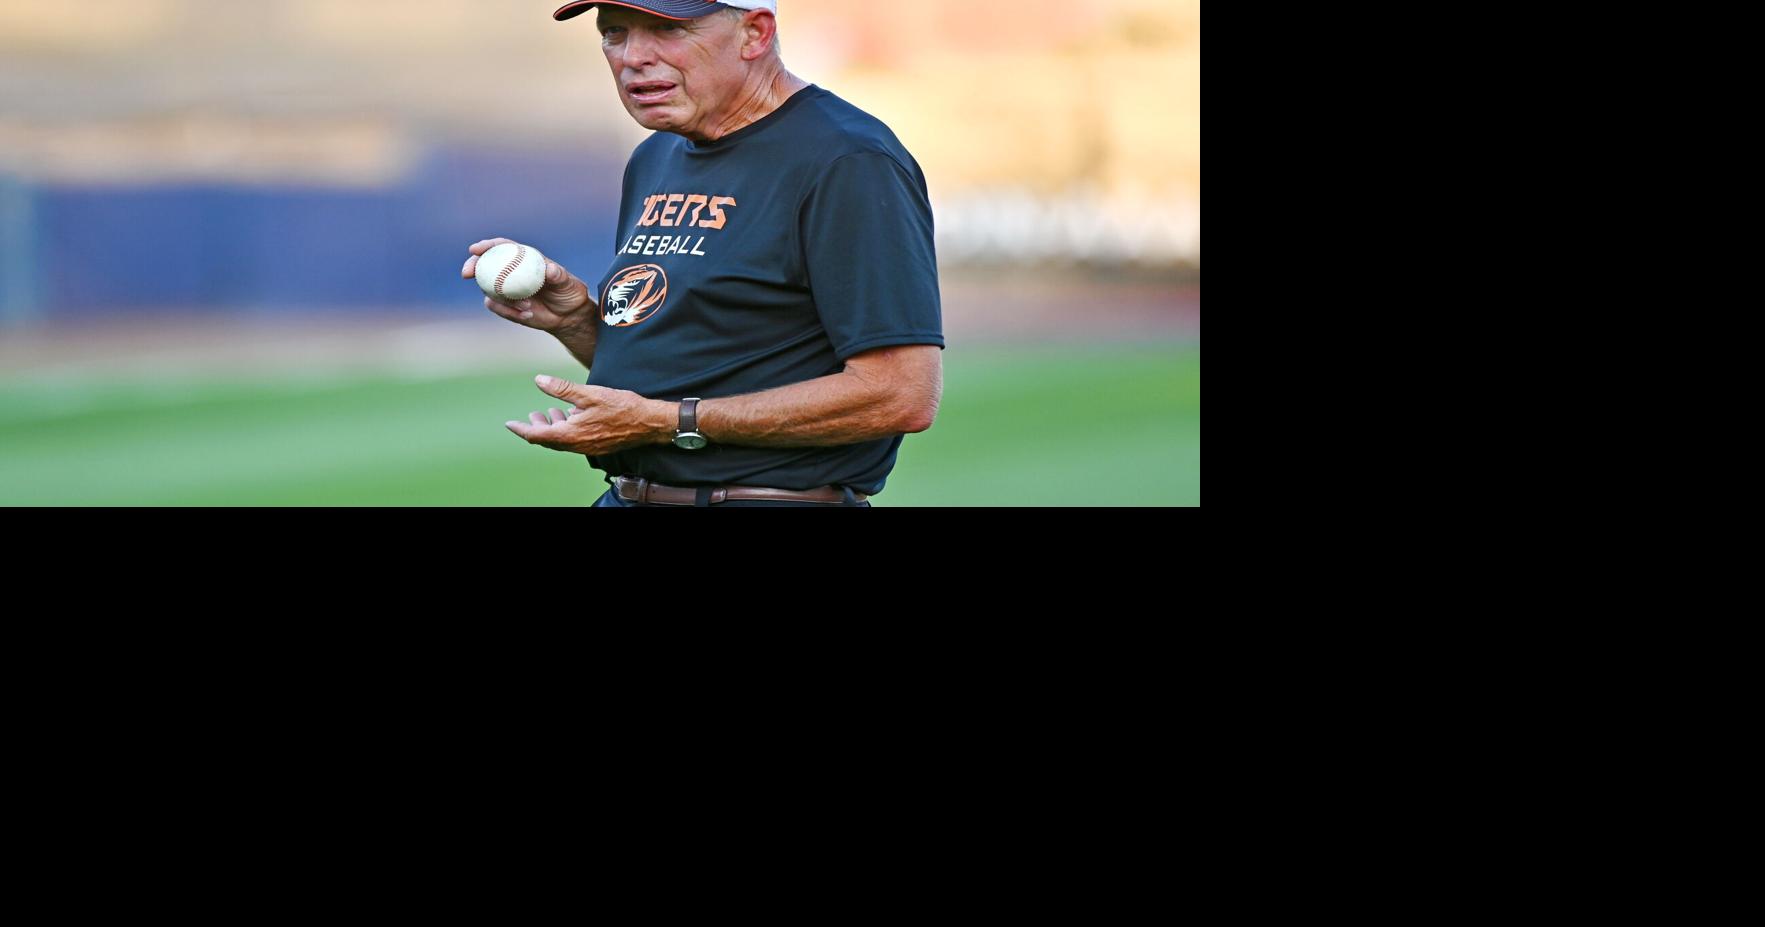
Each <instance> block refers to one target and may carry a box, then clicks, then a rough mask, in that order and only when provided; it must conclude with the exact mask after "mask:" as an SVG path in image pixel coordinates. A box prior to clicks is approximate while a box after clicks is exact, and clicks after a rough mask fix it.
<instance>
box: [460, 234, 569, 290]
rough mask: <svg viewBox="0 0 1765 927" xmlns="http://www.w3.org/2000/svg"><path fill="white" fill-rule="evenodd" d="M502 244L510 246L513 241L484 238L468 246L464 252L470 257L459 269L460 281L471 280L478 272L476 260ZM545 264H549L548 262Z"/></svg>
mask: <svg viewBox="0 0 1765 927" xmlns="http://www.w3.org/2000/svg"><path fill="white" fill-rule="evenodd" d="M504 243H510V244H512V243H513V240H512V239H508V238H486V239H484V240H483V241H475V242H473V243H472V244H470V245H468V246H467V247H466V250H467V251H470V252H471V253H472V256H471V257H469V258H466V264H465V266H464V267H461V268H460V277H461V279H464V280H470V279H472V276H473V275H474V274H476V273H477V272H478V259H479V258H480V257H483V256H484V252H486V251H489V250H490V249H492V248H494V247H496V246H497V245H500V244H504ZM547 263H550V262H549V261H548V262H547Z"/></svg>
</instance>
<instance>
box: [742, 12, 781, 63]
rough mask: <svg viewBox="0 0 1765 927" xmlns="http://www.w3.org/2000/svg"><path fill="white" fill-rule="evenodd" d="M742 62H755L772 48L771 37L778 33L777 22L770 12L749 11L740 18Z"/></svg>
mask: <svg viewBox="0 0 1765 927" xmlns="http://www.w3.org/2000/svg"><path fill="white" fill-rule="evenodd" d="M741 29H742V60H743V61H755V60H758V59H759V58H761V57H763V56H765V54H766V52H767V50H768V49H770V48H771V47H772V35H773V33H775V32H777V31H778V20H777V19H775V18H774V17H773V15H772V12H771V11H770V10H749V11H748V12H747V13H745V14H743V16H742V25H741Z"/></svg>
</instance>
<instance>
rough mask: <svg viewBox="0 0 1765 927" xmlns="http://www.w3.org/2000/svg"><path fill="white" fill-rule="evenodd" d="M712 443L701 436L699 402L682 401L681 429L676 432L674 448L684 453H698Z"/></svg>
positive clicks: (696, 400) (693, 400) (694, 400)
mask: <svg viewBox="0 0 1765 927" xmlns="http://www.w3.org/2000/svg"><path fill="white" fill-rule="evenodd" d="M709 443H711V442H709V441H707V440H705V436H704V435H702V434H699V400H698V399H697V398H696V397H695V398H693V399H682V400H681V401H680V427H679V428H677V429H676V430H675V432H674V446H675V447H678V448H680V449H681V450H684V451H696V450H698V449H699V448H701V447H704V446H705V445H707V444H709Z"/></svg>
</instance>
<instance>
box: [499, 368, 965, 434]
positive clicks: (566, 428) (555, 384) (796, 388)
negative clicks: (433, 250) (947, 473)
mask: <svg viewBox="0 0 1765 927" xmlns="http://www.w3.org/2000/svg"><path fill="white" fill-rule="evenodd" d="M942 352H943V349H942V348H939V347H938V346H937V345H928V344H912V345H899V346H894V347H886V348H876V349H874V350H870V351H865V352H863V353H862V354H854V355H853V356H852V357H851V358H849V359H848V360H847V361H846V369H844V370H842V371H840V372H839V373H836V374H830V375H828V376H825V377H820V378H818V379H814V380H808V381H806V382H803V383H792V384H791V385H789V386H781V387H778V388H777V389H769V390H766V391H764V392H759V393H749V394H746V395H742V396H726V397H719V398H713V399H704V400H701V401H700V402H699V410H698V411H699V432H700V433H701V434H703V435H704V436H705V437H706V438H709V439H710V440H711V442H712V443H714V444H732V445H752V446H758V447H810V446H817V445H838V444H859V443H862V442H865V441H874V440H877V439H879V438H887V437H893V436H894V435H899V434H908V433H912V432H919V431H925V430H926V429H928V428H930V427H931V426H932V420H933V419H935V418H937V415H938V402H939V401H940V400H941V399H942V397H943V392H944V359H943V353H942ZM590 353H591V354H592V351H591V352H590ZM591 359H592V358H591ZM535 381H536V382H537V385H538V386H539V388H540V389H541V390H543V391H544V392H545V393H546V394H547V395H549V396H555V397H557V398H558V399H561V400H564V401H565V402H568V403H570V409H569V410H568V411H565V410H563V409H552V410H550V413H549V414H548V413H546V412H535V413H533V414H532V415H530V416H528V421H526V422H514V421H511V422H506V423H504V424H506V425H507V426H508V428H509V430H510V431H513V432H514V433H515V434H517V435H520V436H521V437H522V438H523V439H525V440H526V441H527V442H528V443H530V444H537V445H539V446H541V447H548V448H551V449H552V450H554V451H566V452H569V453H572V454H586V455H589V456H591V457H592V456H595V455H598V454H610V453H613V452H614V451H621V450H624V449H626V448H631V447H641V446H644V445H651V444H669V443H672V442H673V440H674V430H675V428H676V426H677V425H678V424H679V422H680V403H679V402H672V401H668V400H662V399H646V398H645V397H643V396H640V395H638V394H637V393H634V392H632V391H630V390H622V389H609V388H608V387H605V386H587V385H582V384H577V383H572V382H570V381H568V380H559V379H556V378H554V377H547V376H540V377H536V378H535Z"/></svg>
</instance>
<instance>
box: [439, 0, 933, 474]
mask: <svg viewBox="0 0 1765 927" xmlns="http://www.w3.org/2000/svg"><path fill="white" fill-rule="evenodd" d="M591 7H594V8H597V9H596V10H595V12H596V22H595V25H596V27H597V29H598V30H599V32H600V34H601V45H602V50H603V51H604V52H605V54H606V58H607V63H608V65H609V66H610V67H611V69H612V73H613V80H614V84H615V87H616V89H617V90H618V93H619V98H620V100H621V102H622V103H623V104H624V106H625V108H626V110H627V111H628V112H629V113H630V114H631V116H632V118H634V119H636V120H637V121H638V123H639V124H640V125H642V126H644V127H645V128H648V129H652V130H654V134H652V135H651V136H650V137H649V138H647V139H645V140H644V142H643V143H642V144H640V145H638V146H637V149H636V150H635V151H634V152H633V153H632V155H631V159H630V161H629V162H628V163H627V165H626V168H625V176H624V181H623V194H622V202H621V206H620V210H619V225H618V234H617V238H616V244H617V248H618V250H617V252H616V253H615V255H614V258H613V260H612V261H611V262H610V263H609V265H608V266H607V268H606V270H605V271H604V272H602V273H601V275H600V276H599V278H598V280H597V281H596V283H595V284H594V286H593V288H592V289H591V288H590V286H589V285H588V284H587V283H586V282H585V281H583V280H580V279H578V278H577V277H576V276H575V275H573V274H571V273H569V272H568V271H566V270H565V269H564V268H562V267H560V266H558V265H557V264H555V263H552V262H550V261H548V262H547V266H546V283H545V287H544V288H543V289H542V290H540V292H539V293H538V294H536V295H535V296H534V297H533V298H532V299H530V300H525V301H522V302H520V303H518V304H516V305H508V304H505V303H501V302H498V301H495V300H493V299H486V300H485V303H486V306H487V307H488V308H489V309H490V310H491V311H493V312H495V313H496V314H498V315H500V316H502V317H504V318H506V319H509V320H510V321H512V322H516V323H518V324H522V325H526V326H528V327H530V328H536V329H539V330H541V331H546V332H550V333H551V334H552V335H554V336H556V337H557V339H558V340H559V341H560V342H562V343H563V344H564V345H565V347H567V348H568V349H569V350H570V352H571V353H572V354H573V355H574V356H575V357H576V358H577V359H578V360H580V361H581V362H582V363H583V364H584V365H585V366H587V367H588V368H589V376H588V379H587V383H586V384H584V385H580V386H579V385H576V384H573V383H570V382H568V381H564V380H556V379H552V378H549V377H540V378H538V382H539V385H540V388H541V390H543V391H544V392H546V393H547V394H549V395H551V396H555V397H557V398H558V399H559V400H561V401H564V402H568V403H569V404H570V406H571V407H570V408H569V409H567V410H562V411H561V410H559V409H557V408H553V409H551V410H550V411H549V414H547V413H541V412H535V413H533V414H532V415H531V416H529V421H528V422H509V423H508V427H509V429H510V430H511V431H513V432H514V433H515V434H517V435H520V436H521V437H522V438H524V439H526V440H527V441H528V442H530V443H533V444H537V445H540V446H542V447H548V448H551V449H553V450H558V451H566V452H570V453H576V454H584V455H586V456H587V457H588V462H589V464H590V465H591V466H593V467H594V468H596V469H598V470H603V471H605V472H606V473H607V474H608V482H609V483H610V484H612V487H613V488H612V489H610V490H608V491H607V492H606V493H605V494H604V495H602V496H601V498H600V499H599V500H598V501H596V503H595V506H596V507H623V506H629V505H634V504H636V505H699V506H707V505H718V506H748V505H798V506H816V505H822V506H825V505H846V506H856V507H868V506H869V502H868V501H866V499H867V497H869V496H871V495H874V494H876V493H877V492H879V491H881V489H882V488H883V484H884V482H885V480H886V478H887V476H888V474H889V471H890V470H891V469H892V468H893V467H894V463H895V456H896V452H897V451H898V450H899V448H900V446H901V444H902V440H903V436H904V435H906V434H909V433H914V432H921V431H924V430H926V429H927V428H929V427H931V424H932V421H933V419H934V418H935V417H936V415H937V408H938V402H939V399H940V398H941V396H942V391H943V366H942V356H941V353H940V352H941V351H942V349H943V346H944V337H943V323H942V309H941V305H940V302H939V296H938V279H937V262H936V255H935V253H934V251H933V245H932V215H931V206H930V201H929V198H928V196H927V193H926V184H925V178H924V175H923V174H922V172H921V171H920V169H919V164H918V162H917V161H915V160H914V158H913V156H912V155H911V154H909V153H908V152H907V150H906V148H904V147H903V146H902V145H901V143H900V140H899V139H897V138H896V137H895V135H894V133H893V132H891V131H890V130H889V128H888V127H887V126H885V125H883V123H881V122H880V121H878V120H877V119H876V118H874V117H872V116H870V115H868V114H866V113H864V112H863V111H861V110H859V109H857V108H856V107H854V106H852V105H851V104H849V103H847V102H845V101H844V100H842V99H840V98H839V97H837V96H835V95H834V94H832V93H830V92H828V91H827V90H824V89H822V88H820V87H817V86H815V85H813V84H810V83H807V82H805V81H803V80H802V79H801V78H798V77H797V76H796V75H794V74H791V73H790V72H789V71H788V70H786V69H785V67H784V62H783V60H782V59H781V57H780V55H779V51H778V40H777V36H778V25H777V19H776V15H775V14H776V0H728V2H722V3H718V2H710V0H626V2H618V3H614V2H592V0H578V2H571V3H568V4H566V5H565V6H563V7H562V8H560V9H559V10H557V11H556V12H555V13H553V14H552V15H553V17H554V18H555V19H558V20H568V19H571V18H573V17H575V16H577V15H579V14H581V13H584V12H587V11H588V10H589V8H591ZM504 241H507V239H502V238H497V239H489V240H486V241H481V242H478V243H476V244H474V245H472V246H471V248H470V251H471V253H472V255H473V257H472V258H470V259H468V260H467V261H466V266H465V268H464V269H463V276H465V277H467V278H470V277H472V275H473V270H474V267H475V262H476V261H477V256H478V255H482V254H483V253H484V252H485V251H487V250H489V249H490V248H491V247H493V246H495V245H497V244H500V243H502V242H504Z"/></svg>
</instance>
